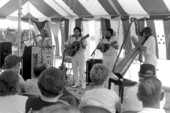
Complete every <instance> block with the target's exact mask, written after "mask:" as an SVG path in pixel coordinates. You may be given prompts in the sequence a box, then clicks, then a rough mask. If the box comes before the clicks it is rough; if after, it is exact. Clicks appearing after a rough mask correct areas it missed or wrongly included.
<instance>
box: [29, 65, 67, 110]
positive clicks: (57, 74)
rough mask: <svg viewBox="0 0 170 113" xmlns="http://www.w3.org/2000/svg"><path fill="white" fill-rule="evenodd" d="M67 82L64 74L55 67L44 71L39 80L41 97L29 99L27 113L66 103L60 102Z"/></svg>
mask: <svg viewBox="0 0 170 113" xmlns="http://www.w3.org/2000/svg"><path fill="white" fill-rule="evenodd" d="M64 86H65V81H64V78H63V74H62V72H61V71H60V70H59V69H57V68H54V67H51V68H48V69H46V70H44V71H43V72H42V73H41V74H40V76H39V78H38V87H39V89H40V96H39V97H36V96H35V97H34V96H33V97H29V98H28V100H27V102H26V113H28V111H30V110H31V112H32V111H38V110H40V109H41V108H43V107H46V106H49V105H53V104H58V103H65V104H67V103H66V102H64V101H61V100H59V98H60V97H61V96H62V94H63V89H64Z"/></svg>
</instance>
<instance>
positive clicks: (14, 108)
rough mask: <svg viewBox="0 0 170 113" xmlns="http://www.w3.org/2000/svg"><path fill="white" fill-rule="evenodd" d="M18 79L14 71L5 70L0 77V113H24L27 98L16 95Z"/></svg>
mask: <svg viewBox="0 0 170 113" xmlns="http://www.w3.org/2000/svg"><path fill="white" fill-rule="evenodd" d="M18 87H19V77H18V74H17V73H16V72H15V71H14V70H5V71H3V72H2V73H1V75H0V112H1V113H25V104H26V100H27V99H28V97H26V96H22V95H18V94H17V92H18Z"/></svg>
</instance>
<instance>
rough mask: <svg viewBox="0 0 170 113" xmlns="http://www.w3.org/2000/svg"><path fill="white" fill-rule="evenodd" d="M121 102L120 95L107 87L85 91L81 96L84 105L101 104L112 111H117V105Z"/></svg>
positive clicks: (113, 112)
mask: <svg viewBox="0 0 170 113" xmlns="http://www.w3.org/2000/svg"><path fill="white" fill-rule="evenodd" d="M118 102H119V97H118V95H117V94H116V92H115V91H114V90H109V89H106V88H98V89H97V88H96V89H91V90H88V91H86V92H85V94H84V95H83V96H82V98H81V104H82V105H96V106H101V107H104V108H106V109H108V110H109V111H111V112H112V113H115V112H116V109H115V106H116V103H118Z"/></svg>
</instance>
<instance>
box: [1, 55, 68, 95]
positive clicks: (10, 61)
mask: <svg viewBox="0 0 170 113" xmlns="http://www.w3.org/2000/svg"><path fill="white" fill-rule="evenodd" d="M20 62H21V59H20V57H18V56H16V55H12V54H11V55H8V56H7V57H6V58H5V61H4V64H5V68H6V69H4V71H3V72H2V73H1V75H0V95H1V96H6V95H13V94H16V93H17V91H18V87H19V76H18V74H19V73H18V71H19V70H20V65H19V64H20ZM34 75H35V77H38V76H39V77H38V87H39V89H40V92H41V94H42V95H44V96H46V97H57V96H58V95H60V94H62V91H63V89H64V87H65V80H64V75H63V73H62V71H61V70H59V69H57V68H55V67H50V68H48V69H47V68H46V66H45V65H44V64H36V65H35V66H34Z"/></svg>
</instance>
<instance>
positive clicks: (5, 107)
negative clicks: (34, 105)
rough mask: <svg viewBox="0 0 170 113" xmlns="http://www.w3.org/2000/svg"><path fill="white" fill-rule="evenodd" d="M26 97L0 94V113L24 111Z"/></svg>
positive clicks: (21, 112)
mask: <svg viewBox="0 0 170 113" xmlns="http://www.w3.org/2000/svg"><path fill="white" fill-rule="evenodd" d="M27 99H28V97H26V96H21V95H17V94H16V95H10V96H0V113H25V104H26V101H27Z"/></svg>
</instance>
